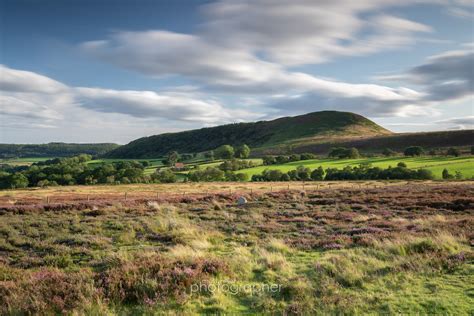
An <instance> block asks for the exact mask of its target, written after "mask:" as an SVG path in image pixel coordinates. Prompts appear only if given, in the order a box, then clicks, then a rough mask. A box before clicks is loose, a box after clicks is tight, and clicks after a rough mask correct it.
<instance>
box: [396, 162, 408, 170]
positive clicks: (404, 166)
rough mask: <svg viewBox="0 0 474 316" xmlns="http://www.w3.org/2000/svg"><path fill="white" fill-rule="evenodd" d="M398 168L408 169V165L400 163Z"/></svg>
mask: <svg viewBox="0 0 474 316" xmlns="http://www.w3.org/2000/svg"><path fill="white" fill-rule="evenodd" d="M397 167H400V168H406V167H407V164H406V163H404V162H402V161H400V162H399V163H398V164H397Z"/></svg>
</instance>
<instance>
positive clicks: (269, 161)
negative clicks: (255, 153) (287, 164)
mask: <svg viewBox="0 0 474 316" xmlns="http://www.w3.org/2000/svg"><path fill="white" fill-rule="evenodd" d="M263 164H264V165H265V166H268V165H274V164H276V159H275V157H274V156H264V157H263Z"/></svg>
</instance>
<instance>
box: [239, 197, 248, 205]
mask: <svg viewBox="0 0 474 316" xmlns="http://www.w3.org/2000/svg"><path fill="white" fill-rule="evenodd" d="M245 204H247V199H246V198H245V197H243V196H240V197H239V198H238V199H237V205H239V206H240V205H245Z"/></svg>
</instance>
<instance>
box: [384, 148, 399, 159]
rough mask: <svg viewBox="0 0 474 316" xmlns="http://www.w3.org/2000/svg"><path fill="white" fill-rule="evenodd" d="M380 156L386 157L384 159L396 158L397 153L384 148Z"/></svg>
mask: <svg viewBox="0 0 474 316" xmlns="http://www.w3.org/2000/svg"><path fill="white" fill-rule="evenodd" d="M382 155H384V156H386V157H390V156H396V155H397V152H396V151H393V150H391V149H390V148H385V149H384V150H383V151H382Z"/></svg>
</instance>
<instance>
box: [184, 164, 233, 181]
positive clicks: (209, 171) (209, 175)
mask: <svg viewBox="0 0 474 316" xmlns="http://www.w3.org/2000/svg"><path fill="white" fill-rule="evenodd" d="M188 179H189V180H191V181H194V182H200V181H224V180H225V173H224V171H222V170H220V169H219V168H215V167H207V168H206V169H204V170H196V171H192V172H190V173H189V174H188Z"/></svg>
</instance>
